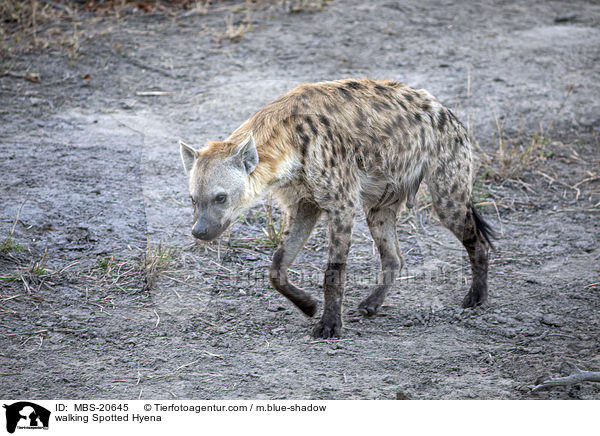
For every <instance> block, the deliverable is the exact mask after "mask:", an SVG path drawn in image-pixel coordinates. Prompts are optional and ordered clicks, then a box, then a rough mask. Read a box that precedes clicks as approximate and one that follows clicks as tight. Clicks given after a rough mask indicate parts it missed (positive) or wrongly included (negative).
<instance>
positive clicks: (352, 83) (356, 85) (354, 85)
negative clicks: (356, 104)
mask: <svg viewBox="0 0 600 436" xmlns="http://www.w3.org/2000/svg"><path fill="white" fill-rule="evenodd" d="M346 86H348V88H352V89H362V87H363V86H362V85H361V84H360V83H358V82H355V81H354V80H352V81H350V82H346Z"/></svg>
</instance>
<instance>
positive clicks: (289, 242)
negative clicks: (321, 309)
mask: <svg viewBox="0 0 600 436" xmlns="http://www.w3.org/2000/svg"><path fill="white" fill-rule="evenodd" d="M319 216H321V209H320V208H319V207H318V206H317V205H315V204H314V203H310V202H308V201H306V200H301V201H300V202H299V203H298V204H296V205H295V206H294V207H291V208H290V210H289V214H288V222H287V225H286V230H285V232H284V234H283V239H282V240H281V243H280V244H279V247H278V248H277V251H276V252H275V255H274V256H273V262H272V263H271V270H270V273H269V278H270V280H271V284H272V285H273V287H274V288H275V289H277V290H278V291H279V292H281V293H282V294H283V295H284V296H285V297H287V298H288V299H289V300H290V301H291V302H292V303H294V304H295V305H296V306H297V307H298V308H299V309H300V310H301V311H302V312H304V313H305V314H306V315H308V316H313V315H314V314H315V312H316V311H317V302H316V301H315V299H314V298H312V297H311V296H310V295H309V294H307V293H306V292H304V291H303V290H301V289H299V288H297V287H296V286H295V285H294V284H292V283H290V282H289V280H288V275H287V271H288V268H289V266H290V265H291V263H292V262H293V261H294V259H295V258H296V256H297V255H298V253H299V252H300V250H301V249H302V247H303V246H304V244H305V243H306V241H307V240H308V238H309V237H310V234H311V233H312V231H313V229H314V227H315V224H316V223H317V221H318V219H319Z"/></svg>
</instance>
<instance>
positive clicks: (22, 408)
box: [4, 401, 50, 433]
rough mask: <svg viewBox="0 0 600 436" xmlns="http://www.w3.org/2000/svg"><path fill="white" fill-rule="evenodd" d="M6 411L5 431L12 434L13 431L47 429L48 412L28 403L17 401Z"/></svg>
mask: <svg viewBox="0 0 600 436" xmlns="http://www.w3.org/2000/svg"><path fill="white" fill-rule="evenodd" d="M4 408H5V409H6V431H8V432H9V433H14V432H15V429H17V428H18V429H44V430H47V429H48V424H49V423H50V411H49V410H47V409H44V408H43V407H42V406H38V405H37V404H35V403H30V402H28V401H19V402H18V403H13V404H11V405H10V406H7V405H6V404H5V405H4Z"/></svg>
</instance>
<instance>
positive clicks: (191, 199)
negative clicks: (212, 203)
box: [190, 195, 196, 206]
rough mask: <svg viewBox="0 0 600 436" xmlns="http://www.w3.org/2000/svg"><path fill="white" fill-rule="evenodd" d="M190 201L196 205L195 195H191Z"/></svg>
mask: <svg viewBox="0 0 600 436" xmlns="http://www.w3.org/2000/svg"><path fill="white" fill-rule="evenodd" d="M190 201H191V202H192V205H193V206H195V205H196V200H194V197H192V196H191V195H190Z"/></svg>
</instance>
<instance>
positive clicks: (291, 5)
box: [281, 0, 327, 14]
mask: <svg viewBox="0 0 600 436" xmlns="http://www.w3.org/2000/svg"><path fill="white" fill-rule="evenodd" d="M281 3H282V5H283V7H284V8H285V9H286V10H287V11H288V12H289V13H291V14H293V13H298V12H319V11H322V10H323V9H325V6H327V0H282V2H281Z"/></svg>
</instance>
